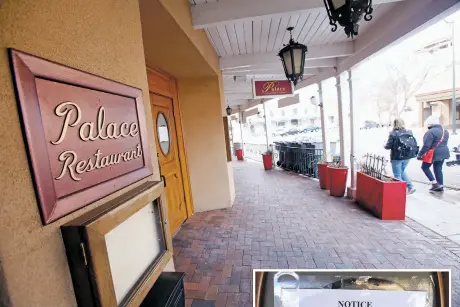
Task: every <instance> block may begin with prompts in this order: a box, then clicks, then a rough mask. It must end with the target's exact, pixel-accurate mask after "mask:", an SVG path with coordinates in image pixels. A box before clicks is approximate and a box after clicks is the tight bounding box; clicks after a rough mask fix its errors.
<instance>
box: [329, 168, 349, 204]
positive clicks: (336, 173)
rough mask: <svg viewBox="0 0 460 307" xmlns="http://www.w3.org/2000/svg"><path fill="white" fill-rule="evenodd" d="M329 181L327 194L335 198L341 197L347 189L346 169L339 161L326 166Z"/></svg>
mask: <svg viewBox="0 0 460 307" xmlns="http://www.w3.org/2000/svg"><path fill="white" fill-rule="evenodd" d="M327 176H328V181H329V194H330V195H331V196H335V197H343V195H345V190H346V188H347V177H348V167H346V166H345V165H344V164H343V163H342V162H341V161H337V162H334V163H329V165H328V166H327Z"/></svg>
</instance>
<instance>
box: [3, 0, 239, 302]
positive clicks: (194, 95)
mask: <svg viewBox="0 0 460 307" xmlns="http://www.w3.org/2000/svg"><path fill="white" fill-rule="evenodd" d="M0 46H1V49H2V50H1V52H0V88H1V92H0V97H1V98H0V111H1V114H2V115H1V119H2V120H1V129H0V131H1V145H0V157H1V158H0V174H1V175H0V176H1V180H0V182H1V183H0V189H1V191H2V193H1V197H0V203H1V204H2V205H1V209H0V211H1V214H0V305H1V306H75V305H76V301H75V295H74V290H73V286H72V280H71V274H70V271H69V265H68V263H67V257H66V251H65V248H64V243H63V239H62V235H61V231H60V227H61V226H62V225H64V224H65V223H67V222H69V221H70V220H73V219H75V218H76V217H79V216H81V215H82V214H85V213H87V212H89V211H91V210H94V209H95V208H97V207H99V206H101V205H102V204H104V203H107V202H108V201H110V200H112V199H114V198H115V197H117V196H120V195H122V194H123V193H126V192H129V191H131V190H133V189H135V188H136V187H138V186H140V185H142V184H143V183H144V182H146V181H152V180H153V181H160V180H163V181H165V182H166V188H165V198H166V203H167V207H168V216H169V221H170V223H169V226H170V228H171V229H170V230H171V232H172V233H174V232H175V231H177V229H178V228H179V227H180V225H181V224H182V223H183V222H184V221H185V220H186V219H187V218H188V217H189V216H191V215H192V214H193V213H194V212H200V211H207V210H213V209H220V208H226V207H230V206H232V203H233V200H234V197H235V191H234V184H233V174H232V169H231V167H230V165H229V163H228V161H227V151H226V146H228V145H227V144H228V142H226V141H225V137H224V125H223V120H222V118H223V117H224V116H225V110H224V108H225V105H224V100H223V86H222V76H221V72H220V68H219V61H218V57H217V55H216V52H215V51H214V49H213V47H212V45H211V44H210V42H209V40H208V38H207V36H206V34H205V32H204V31H197V30H194V29H193V28H192V23H191V12H190V4H189V2H187V1H185V0H183V1H182V0H154V1H146V0H145V1H144V0H141V1H137V0H123V1H121V0H115V1H113V0H100V1H91V0H81V1H55V0H46V1H13V0H8V1H1V2H0ZM8 48H14V49H16V50H20V51H23V52H25V53H28V54H31V55H34V56H37V57H40V58H44V59H47V60H49V61H52V62H56V63H59V64H62V65H65V66H68V67H71V68H75V69H78V70H80V71H84V72H88V73H90V74H93V75H96V76H100V77H103V78H105V79H109V80H113V81H116V82H119V83H122V84H126V85H128V86H131V87H134V88H138V89H140V90H141V91H142V99H143V103H144V109H145V118H146V122H147V123H146V126H147V134H148V143H149V146H150V152H151V163H152V165H151V166H149V167H151V168H152V170H153V173H152V174H151V175H150V176H148V177H146V178H144V179H142V180H140V181H138V182H136V183H134V184H131V185H128V186H126V187H124V188H122V189H121V190H119V191H116V192H115V193H112V194H110V195H108V196H106V197H103V198H102V199H99V200H97V201H95V202H93V203H91V204H90V205H88V206H86V207H85V208H83V209H80V210H77V211H75V212H73V213H71V214H70V215H67V216H65V217H63V218H61V219H59V220H57V221H55V222H53V223H50V224H48V225H42V223H41V219H40V213H39V210H38V206H37V196H36V193H35V191H34V182H33V174H32V169H31V167H30V166H29V163H28V151H27V145H26V140H25V138H24V137H23V134H22V130H21V116H20V112H19V111H20V110H19V107H18V104H17V100H16V96H15V87H14V84H13V78H12V71H11V69H10V61H9V58H8V52H7V50H8ZM160 113H162V114H164V115H165V116H164V117H161V116H159V114H160ZM160 117H161V120H160ZM160 121H161V123H160ZM56 125H58V123H56ZM161 127H167V129H166V130H164V129H163V131H162V132H161V131H160V130H161V129H160V128H161ZM161 133H162V135H163V138H164V139H161V137H162V136H161V135H160V134H161ZM204 153H206V159H203V155H204ZM208 165H212V166H213V167H207V166H208ZM167 270H174V265H173V263H172V260H171V262H170V263H169V265H168V266H167Z"/></svg>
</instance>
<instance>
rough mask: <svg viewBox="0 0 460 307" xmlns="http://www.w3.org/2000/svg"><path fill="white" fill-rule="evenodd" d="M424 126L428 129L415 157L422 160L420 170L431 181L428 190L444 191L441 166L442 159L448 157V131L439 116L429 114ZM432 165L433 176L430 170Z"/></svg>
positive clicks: (442, 163)
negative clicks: (440, 121)
mask: <svg viewBox="0 0 460 307" xmlns="http://www.w3.org/2000/svg"><path fill="white" fill-rule="evenodd" d="M425 126H426V127H427V128H428V131H427V132H426V133H425V136H424V137H423V147H422V149H420V152H419V154H418V156H417V159H419V160H422V161H423V163H422V170H423V172H424V173H425V175H426V177H427V178H428V180H430V182H431V185H432V186H431V189H430V191H435V192H442V191H444V178H443V171H442V167H443V165H444V160H446V159H449V158H450V151H449V147H448V146H447V144H448V142H449V132H448V131H447V130H446V129H444V127H443V126H442V125H441V124H440V123H439V117H438V116H434V115H431V116H429V117H428V118H427V119H426V121H425ZM431 166H433V171H434V176H433V173H432V172H431V170H430V167H431Z"/></svg>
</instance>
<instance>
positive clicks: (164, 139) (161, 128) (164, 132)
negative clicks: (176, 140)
mask: <svg viewBox="0 0 460 307" xmlns="http://www.w3.org/2000/svg"><path fill="white" fill-rule="evenodd" d="M157 138H158V142H159V143H160V147H161V151H162V152H163V154H164V155H165V156H166V155H168V153H169V147H170V146H169V145H170V137H169V129H168V122H167V121H166V118H165V116H164V115H163V113H158V118H157Z"/></svg>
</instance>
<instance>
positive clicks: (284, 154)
mask: <svg viewBox="0 0 460 307" xmlns="http://www.w3.org/2000/svg"><path fill="white" fill-rule="evenodd" d="M272 147H273V160H274V164H275V165H276V166H278V167H280V168H282V169H285V170H288V171H293V172H296V173H299V174H303V175H306V176H309V177H313V178H318V163H319V162H320V161H321V160H322V158H323V150H322V149H316V148H315V146H314V145H311V144H308V143H303V144H289V143H275V144H274V145H273V146H272Z"/></svg>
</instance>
